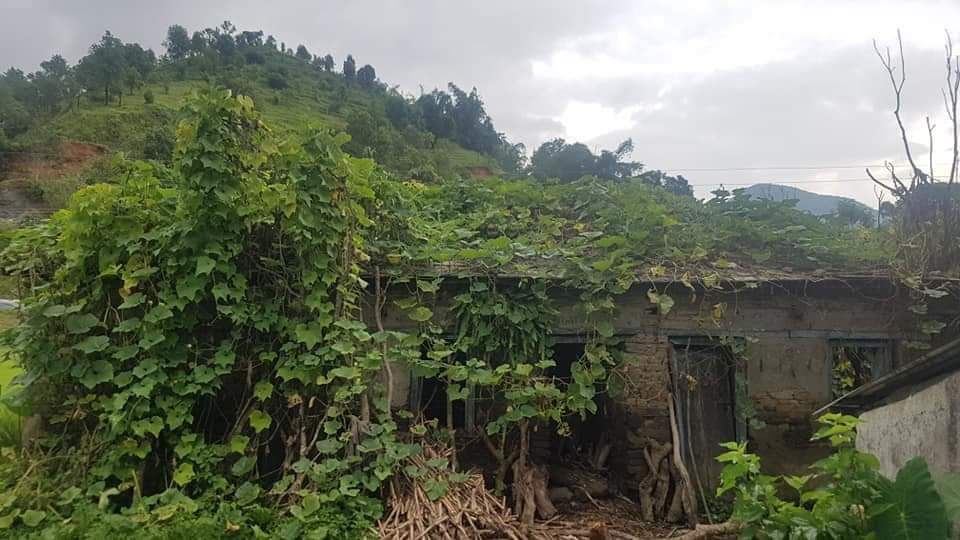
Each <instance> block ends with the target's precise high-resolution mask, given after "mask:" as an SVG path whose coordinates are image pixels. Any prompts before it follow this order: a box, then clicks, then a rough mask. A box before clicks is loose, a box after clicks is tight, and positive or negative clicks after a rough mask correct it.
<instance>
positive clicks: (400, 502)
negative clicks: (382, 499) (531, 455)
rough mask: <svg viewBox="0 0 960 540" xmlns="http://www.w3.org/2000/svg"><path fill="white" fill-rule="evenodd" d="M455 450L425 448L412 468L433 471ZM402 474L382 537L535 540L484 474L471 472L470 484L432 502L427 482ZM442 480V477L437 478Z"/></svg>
mask: <svg viewBox="0 0 960 540" xmlns="http://www.w3.org/2000/svg"><path fill="white" fill-rule="evenodd" d="M452 457H453V450H452V449H450V448H442V447H430V446H425V447H424V450H423V452H422V453H421V454H419V455H417V456H415V457H413V458H411V465H413V466H415V467H418V468H420V469H421V470H426V469H428V464H427V462H428V461H430V460H432V459H438V458H445V459H447V460H450V459H451V458H452ZM427 478H428V477H422V476H420V477H418V478H413V477H410V476H407V475H406V474H398V475H397V476H395V477H394V480H393V482H392V483H391V484H390V491H389V499H388V502H389V505H390V513H389V514H388V515H387V516H386V517H385V518H383V519H382V520H381V521H380V523H379V525H378V532H379V534H380V538H384V539H391V540H392V539H395V540H401V539H404V540H408V539H412V538H418V539H426V538H456V539H480V538H510V539H513V540H520V539H526V538H530V537H531V535H529V534H525V532H524V530H523V527H522V526H521V524H520V521H519V520H518V519H517V517H516V515H514V514H513V512H511V511H510V508H508V507H507V504H506V501H504V500H503V499H502V498H498V497H496V496H494V495H493V494H492V493H491V492H490V491H488V490H487V487H486V485H485V484H484V481H483V475H481V474H479V473H470V474H468V475H467V478H466V480H463V481H460V482H449V483H448V485H447V488H446V491H445V493H444V494H443V495H442V496H441V497H439V498H437V499H436V500H431V498H430V497H429V496H428V495H427V491H426V488H425V484H426V482H425V480H426V479H427ZM434 480H437V478H434Z"/></svg>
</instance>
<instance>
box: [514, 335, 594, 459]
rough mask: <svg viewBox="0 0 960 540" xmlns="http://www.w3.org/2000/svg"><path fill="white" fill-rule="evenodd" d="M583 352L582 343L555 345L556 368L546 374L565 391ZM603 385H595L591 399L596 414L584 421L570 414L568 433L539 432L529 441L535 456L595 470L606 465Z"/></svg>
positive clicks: (584, 347)
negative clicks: (595, 406)
mask: <svg viewBox="0 0 960 540" xmlns="http://www.w3.org/2000/svg"><path fill="white" fill-rule="evenodd" d="M585 353H586V344H584V343H575V342H574V343H555V344H554V345H553V361H554V363H555V364H556V365H555V366H554V367H553V368H551V369H550V370H548V371H547V375H548V376H551V377H554V378H555V379H556V380H557V385H558V386H559V387H560V388H561V389H563V390H566V389H567V387H568V385H569V384H570V383H572V382H573V375H572V374H573V366H574V365H575V364H576V363H577V362H579V361H580V359H581V358H583V356H584V354H585ZM602 386H603V385H598V387H597V389H596V391H597V395H596V397H595V398H594V401H595V402H596V404H597V412H596V414H589V415H587V416H586V418H581V417H580V416H579V415H571V416H570V417H568V418H567V419H566V424H567V425H566V427H567V428H569V431H566V432H565V433H559V432H558V430H556V429H551V430H540V431H542V432H544V434H542V435H540V436H539V437H537V436H534V437H533V438H532V439H533V440H532V441H531V446H532V449H533V450H534V451H535V452H536V453H537V454H539V456H538V457H541V458H543V459H546V460H549V461H551V462H555V463H557V462H571V461H576V462H579V463H581V464H586V465H590V466H593V467H595V468H602V467H604V466H605V465H606V460H607V458H608V457H609V453H610V446H611V441H610V438H609V435H608V433H609V429H608V428H609V426H608V425H607V414H606V413H607V403H606V397H605V395H604V394H602V390H603V388H602Z"/></svg>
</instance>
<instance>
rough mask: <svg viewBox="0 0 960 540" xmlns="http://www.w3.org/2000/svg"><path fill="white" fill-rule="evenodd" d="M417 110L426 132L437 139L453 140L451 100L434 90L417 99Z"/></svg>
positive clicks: (453, 128)
mask: <svg viewBox="0 0 960 540" xmlns="http://www.w3.org/2000/svg"><path fill="white" fill-rule="evenodd" d="M417 109H419V112H420V117H421V118H423V125H424V127H425V128H427V131H429V132H430V133H433V134H434V135H436V136H437V137H444V138H447V139H453V136H454V135H455V134H456V128H457V126H456V124H455V123H454V120H453V98H452V97H450V94H448V93H446V92H443V91H441V90H434V91H433V92H430V93H429V94H423V95H421V96H420V97H419V98H417Z"/></svg>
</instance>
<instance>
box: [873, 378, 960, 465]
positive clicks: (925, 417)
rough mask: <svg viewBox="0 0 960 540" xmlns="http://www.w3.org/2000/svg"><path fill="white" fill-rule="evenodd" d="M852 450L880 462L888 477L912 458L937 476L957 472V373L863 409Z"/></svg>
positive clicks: (959, 420)
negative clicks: (916, 457)
mask: <svg viewBox="0 0 960 540" xmlns="http://www.w3.org/2000/svg"><path fill="white" fill-rule="evenodd" d="M860 418H861V419H862V420H863V424H862V425H861V426H860V429H859V431H858V432H857V448H859V449H860V450H862V451H864V452H870V453H871V454H874V455H875V456H877V458H878V459H879V460H880V469H881V471H882V472H883V473H884V474H885V475H887V476H889V477H891V478H892V477H893V476H894V475H895V474H896V472H897V470H899V469H900V467H902V466H903V464H904V463H906V462H907V461H909V460H910V459H911V458H913V457H915V456H923V457H924V458H925V459H926V460H927V464H928V465H929V466H930V470H931V472H932V473H933V474H934V476H936V475H937V474H942V473H945V472H949V471H954V472H955V471H958V470H960V373H954V374H951V375H949V376H947V377H945V378H943V379H941V380H939V381H937V382H934V383H932V384H930V385H929V386H927V387H925V388H922V389H919V390H917V391H915V392H913V393H911V394H909V395H907V396H906V397H903V398H901V399H897V400H895V401H891V402H889V403H887V404H886V405H882V406H880V407H877V408H875V409H872V410H870V411H867V412H865V413H863V414H862V415H861V416H860Z"/></svg>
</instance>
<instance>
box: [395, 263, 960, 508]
mask: <svg viewBox="0 0 960 540" xmlns="http://www.w3.org/2000/svg"><path fill="white" fill-rule="evenodd" d="M458 287H462V283H461V284H460V285H458V284H457V281H456V280H455V279H447V280H446V281H445V282H444V289H443V290H442V291H441V293H440V298H441V300H440V301H439V303H438V306H439V307H440V309H439V310H437V311H435V314H436V316H437V317H439V319H437V318H436V317H435V320H439V321H440V323H441V324H446V325H447V326H449V325H450V320H449V319H450V317H449V314H447V313H444V309H443V300H442V298H443V296H445V295H447V297H448V298H449V297H452V295H454V294H456V293H457V288H458ZM651 287H655V288H656V290H658V291H660V292H664V291H666V292H667V293H669V294H670V295H671V297H672V298H673V299H674V300H675V305H674V306H673V307H672V309H671V310H670V311H669V313H667V314H666V315H663V314H661V313H659V312H658V309H657V308H656V306H655V305H654V304H652V303H651V302H650V300H649V299H648V294H647V293H648V290H649V289H650V288H651ZM908 293H909V291H907V290H906V288H905V287H904V286H903V285H898V284H897V283H896V282H895V281H894V280H891V279H890V278H889V277H883V276H880V275H869V274H863V275H832V276H827V275H800V274H787V273H776V274H771V273H766V274H762V275H761V274H756V275H752V274H748V273H746V272H744V273H743V274H742V275H737V276H733V277H730V278H726V279H725V280H724V282H723V284H719V285H716V286H713V287H710V288H709V289H707V288H704V287H703V286H702V285H700V286H694V287H693V288H692V289H691V288H689V287H687V286H685V285H683V284H681V283H678V282H671V281H670V280H666V279H664V280H653V281H650V282H647V283H646V284H645V285H636V286H634V287H633V288H632V289H630V290H629V291H628V292H627V293H625V294H623V295H621V296H619V297H618V298H619V300H618V305H617V313H618V315H617V319H616V321H615V325H614V326H615V332H616V335H617V336H618V337H619V338H621V339H622V347H623V349H624V352H625V353H627V354H629V355H630V356H632V357H633V361H632V362H631V363H630V364H629V365H628V366H627V367H626V368H624V370H623V372H622V373H621V374H620V375H621V376H622V379H623V383H624V384H623V386H624V388H623V391H622V392H619V393H618V395H616V396H614V395H608V396H606V398H605V399H604V400H603V401H604V403H603V406H602V407H601V408H600V410H599V411H598V413H597V414H596V415H594V416H593V417H590V418H587V419H586V420H583V421H582V422H579V421H577V423H576V425H573V426H571V431H572V432H571V434H569V435H567V436H562V435H558V434H556V433H553V432H552V431H551V430H549V429H547V430H543V432H544V433H542V434H540V435H539V436H538V437H535V439H538V440H539V441H540V442H539V443H536V442H535V443H531V444H532V448H533V452H534V454H535V459H538V460H540V461H550V460H557V459H562V457H561V456H558V455H557V454H558V453H561V452H563V451H564V449H566V448H569V447H571V446H573V447H577V446H579V448H580V450H581V451H586V452H589V451H590V450H591V448H592V449H593V450H596V448H598V447H600V446H606V448H605V449H604V450H603V453H604V455H603V456H602V458H601V459H602V460H603V464H604V467H603V468H604V470H606V471H607V474H608V477H609V478H610V479H611V483H612V484H614V485H615V486H616V487H615V489H619V490H621V493H624V494H628V495H629V494H630V493H631V490H633V492H634V493H635V492H636V485H637V482H639V481H640V479H641V478H643V476H644V475H645V474H647V465H646V462H645V459H644V455H643V446H642V444H641V443H639V442H638V440H640V439H643V438H653V439H656V440H660V441H669V440H670V438H671V422H670V407H669V401H668V400H669V397H670V396H673V399H674V405H675V409H676V416H677V422H678V424H679V425H680V429H679V431H680V435H681V441H682V446H683V452H684V454H685V456H686V457H685V458H684V460H688V462H689V463H692V464H693V469H694V470H692V471H691V474H692V475H693V476H694V477H695V480H696V482H697V483H699V484H701V486H702V487H704V488H706V489H712V488H715V487H716V484H717V482H718V478H719V472H720V466H719V464H718V463H717V462H716V461H715V460H714V459H713V458H714V456H716V455H717V454H718V453H720V451H721V448H720V446H719V444H720V443H722V442H725V441H731V440H748V441H749V442H750V447H751V449H752V450H753V451H754V452H756V453H757V454H759V455H760V457H761V458H762V460H763V463H764V468H765V470H766V471H768V472H770V473H780V474H795V473H799V472H801V471H802V470H804V469H805V468H806V467H807V466H808V465H809V464H810V463H812V462H813V461H814V460H816V459H819V458H821V457H823V456H824V455H826V453H827V448H826V447H824V446H822V445H820V444H817V443H813V442H811V441H810V438H811V435H812V433H813V427H814V417H813V413H814V411H817V410H818V409H820V408H822V407H823V406H824V405H826V404H828V403H830V402H831V401H833V400H834V399H835V398H836V397H838V396H839V395H840V394H842V393H844V392H845V388H842V387H840V386H838V385H839V383H838V380H837V377H836V376H835V372H836V370H835V366H836V365H837V364H838V363H839V362H847V363H848V366H847V367H848V368H850V372H851V373H852V377H853V379H854V380H853V385H854V386H857V385H864V384H867V385H869V383H870V382H871V381H882V380H884V379H885V376H886V375H887V374H888V373H892V372H895V371H896V370H897V369H898V368H900V367H901V366H905V365H909V364H910V362H912V361H913V360H914V359H915V358H916V357H917V356H918V353H917V352H916V351H914V350H913V349H912V348H911V347H908V344H909V343H911V342H915V341H918V340H922V339H924V338H925V336H924V335H923V334H922V333H921V332H920V330H919V328H918V324H917V320H916V317H915V315H914V314H912V313H911V312H910V311H908V310H907V309H906V308H905V306H906V305H908ZM552 297H553V298H554V299H555V303H556V305H557V306H558V308H559V316H558V317H557V318H556V322H555V325H554V328H552V337H553V342H554V345H553V347H554V351H553V352H554V360H555V361H556V363H557V365H556V367H555V368H554V369H555V370H556V372H555V375H556V376H557V377H559V378H561V379H562V378H563V377H564V375H565V374H569V369H570V363H571V362H573V361H576V359H577V358H579V356H580V355H582V354H583V350H584V345H585V342H586V339H587V337H586V336H585V335H584V329H585V325H584V323H583V322H582V321H581V320H580V319H579V318H578V315H577V310H576V305H577V302H578V300H577V295H576V294H575V293H574V292H572V291H564V290H556V291H554V293H553V295H552ZM951 310H953V312H951ZM956 311H957V310H956V307H955V306H952V305H951V304H949V303H947V302H944V303H942V304H937V303H934V304H932V305H931V307H930V311H929V313H928V314H927V316H928V317H936V318H939V319H940V320H943V321H945V322H949V321H950V320H952V319H953V318H954V317H955V316H956V315H957V313H955V312H956ZM385 324H386V325H387V326H388V327H390V328H394V329H412V328H413V327H415V325H416V323H414V322H412V321H410V320H409V319H407V318H406V316H405V315H404V313H403V311H401V310H399V309H393V310H391V309H390V308H389V307H387V308H386V310H385ZM927 338H928V339H929V337H927ZM940 339H942V338H940ZM937 344H938V338H937V337H936V336H935V337H934V346H936V345H937ZM850 383H851V381H850V380H848V381H846V384H847V385H849V384H850ZM438 385H439V383H437V381H435V380H429V379H427V380H423V379H418V378H417V377H411V376H409V375H404V374H397V375H395V378H394V386H395V392H394V395H393V398H394V405H395V406H398V407H399V406H406V405H410V406H411V409H421V410H424V411H426V414H427V415H428V416H430V415H433V416H434V417H437V418H440V417H442V416H443V415H444V414H445V410H444V407H443V406H442V405H439V406H438V405H437V403H435V402H433V401H432V400H434V399H436V396H438V395H439V394H441V393H442V392H443V388H439V387H438ZM441 403H442V402H441ZM476 407H477V405H476V404H475V403H473V402H472V401H471V400H467V403H466V404H465V405H464V404H460V405H458V406H457V407H456V408H455V409H454V410H453V415H454V417H455V418H454V420H455V421H454V424H455V426H456V427H457V428H458V430H460V429H462V430H464V431H465V432H467V433H469V432H470V430H471V429H472V428H474V427H475V426H476V424H477V423H478V420H477V419H476V411H475V408H476ZM954 433H955V430H954ZM466 439H467V440H469V436H467V437H466ZM467 444H469V443H467ZM477 444H478V446H479V443H477ZM482 452H483V450H482V449H481V450H478V454H479V453H482ZM538 452H539V454H540V455H539V456H537V455H536V454H537V453H538ZM466 453H467V454H469V452H466Z"/></svg>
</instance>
